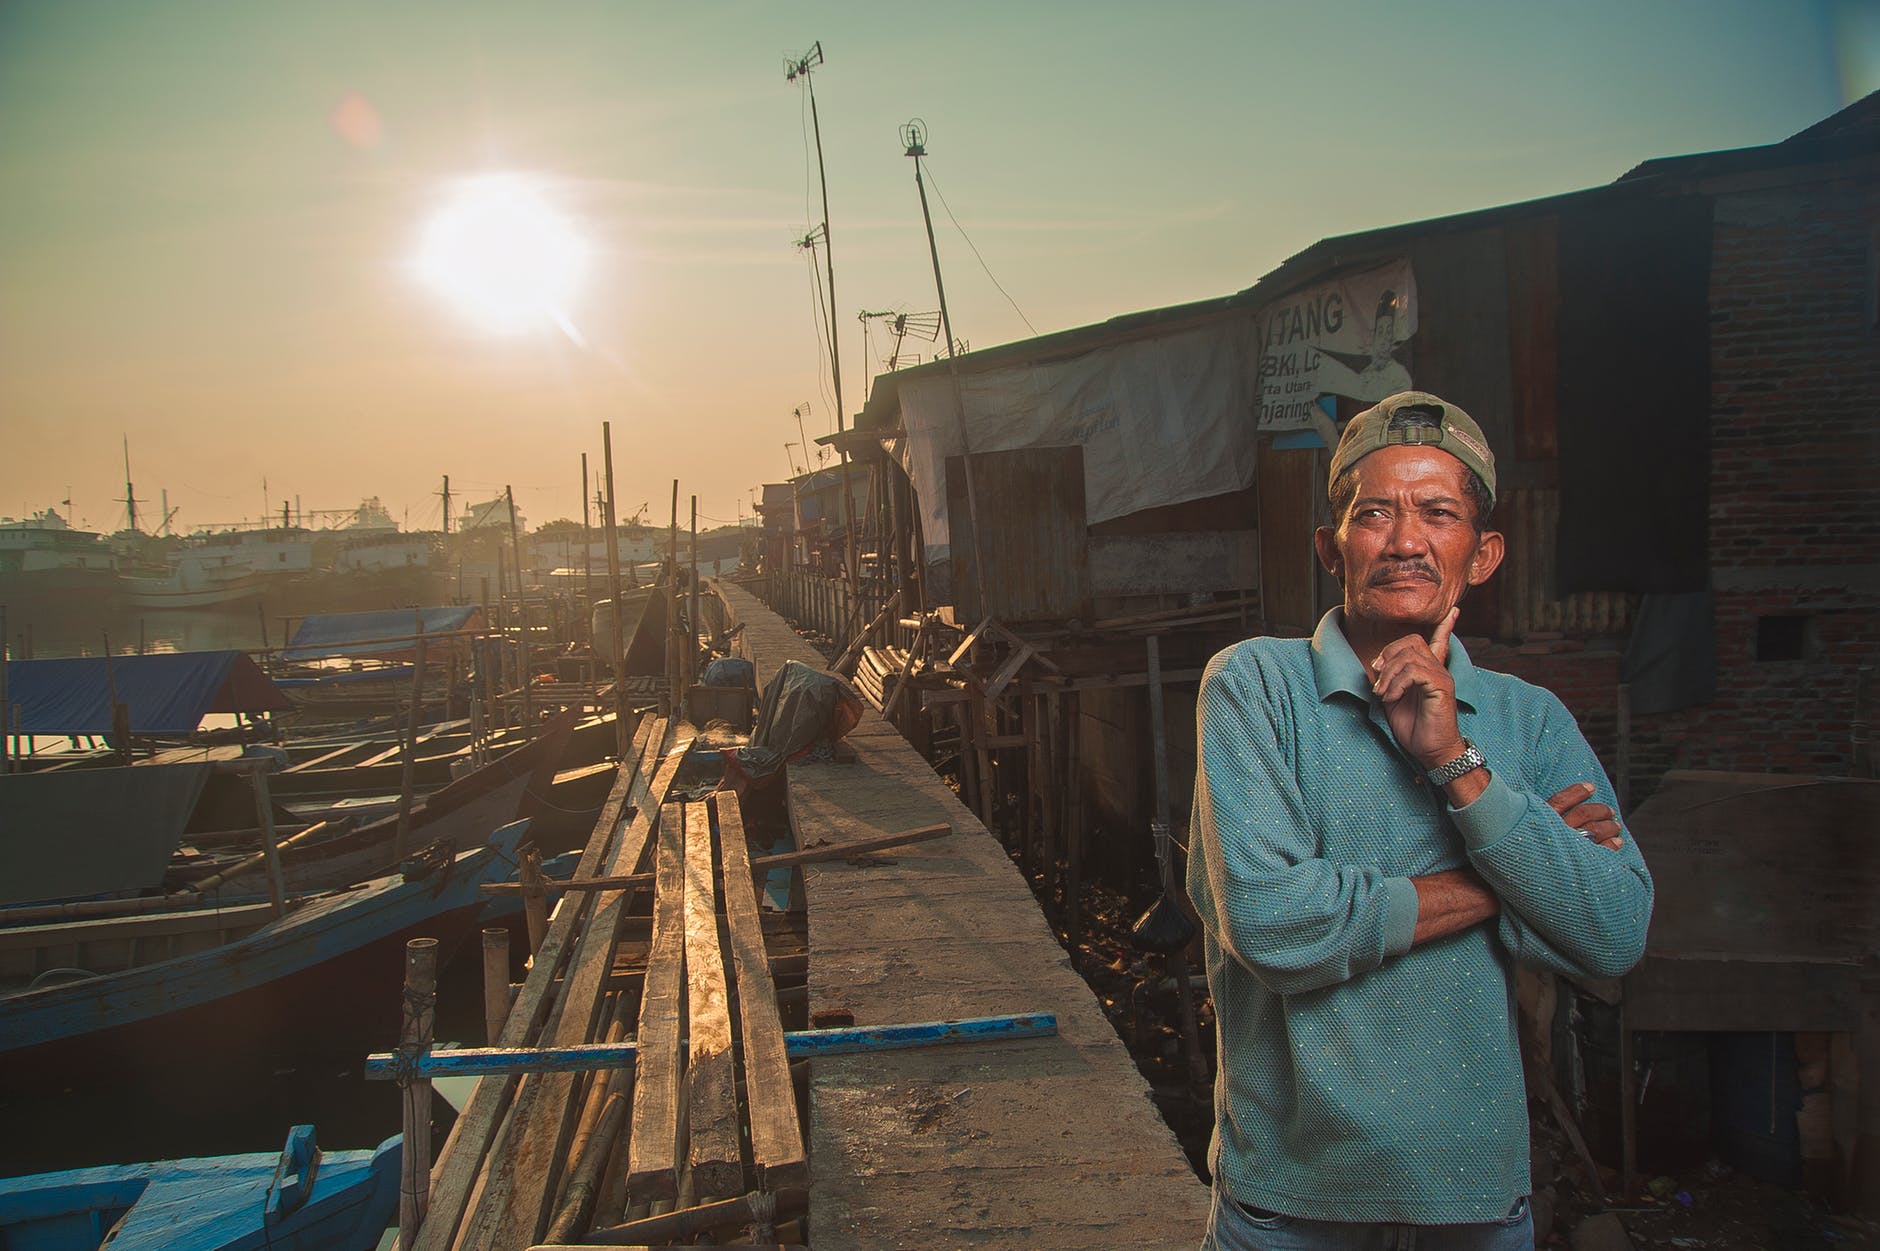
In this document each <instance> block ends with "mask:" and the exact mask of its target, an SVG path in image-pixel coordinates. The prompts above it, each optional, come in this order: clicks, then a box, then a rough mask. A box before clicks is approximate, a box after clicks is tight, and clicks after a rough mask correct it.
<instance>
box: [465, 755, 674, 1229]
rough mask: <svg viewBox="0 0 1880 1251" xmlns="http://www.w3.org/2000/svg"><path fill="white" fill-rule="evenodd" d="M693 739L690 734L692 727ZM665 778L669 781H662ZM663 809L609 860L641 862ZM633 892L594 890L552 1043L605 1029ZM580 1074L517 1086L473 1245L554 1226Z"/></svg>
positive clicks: (638, 818) (646, 808)
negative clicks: (606, 998)
mask: <svg viewBox="0 0 1880 1251" xmlns="http://www.w3.org/2000/svg"><path fill="white" fill-rule="evenodd" d="M687 738H688V739H689V738H690V733H689V729H688V732H687ZM683 758H684V753H683V752H678V753H675V754H671V755H668V756H667V757H666V759H665V760H664V761H663V762H662V763H661V764H660V766H659V768H658V771H657V772H656V773H655V775H654V780H653V790H654V792H655V793H656V794H663V793H664V791H665V789H666V787H667V786H670V785H671V783H672V777H673V775H674V774H675V773H676V772H677V771H678V768H679V762H680V761H681V760H682V759H683ZM662 779H663V781H662ZM660 811H661V810H660V808H659V806H658V805H657V803H648V804H644V805H642V806H641V807H640V809H639V810H638V811H637V812H636V813H635V814H634V816H633V818H632V820H631V821H629V822H628V823H627V828H626V830H625V832H624V833H623V834H622V836H621V838H620V841H619V845H618V847H617V848H616V850H615V851H614V854H613V863H612V865H611V866H610V867H611V870H612V871H613V872H615V873H627V872H631V871H632V870H633V869H635V868H637V867H638V866H639V863H640V860H641V858H642V857H643V856H645V854H646V852H647V848H648V844H649V843H650V842H651V841H652V838H653V834H654V830H655V827H656V825H657V822H658V820H659V813H660ZM630 898H631V895H630V892H628V891H624V890H619V891H604V892H601V893H600V894H599V895H597V896H595V897H594V904H593V909H592V912H591V914H590V916H589V918H588V922H587V924H586V925H585V926H584V927H583V928H582V930H581V937H580V939H579V941H578V943H577V945H576V948H575V952H574V956H573V959H572V960H571V961H570V963H569V971H568V974H567V976H566V977H565V978H564V979H563V985H562V994H561V1002H560V1004H559V1007H558V1016H557V1019H556V1022H555V1029H554V1034H553V1045H554V1046H558V1047H573V1046H579V1045H581V1044H583V1043H587V1042H591V1041H593V1040H594V1039H595V1038H596V1037H597V1036H598V1033H599V1031H601V1030H602V1029H604V1028H605V1013H604V1011H603V995H604V994H605V991H606V984H607V981H608V978H609V977H610V975H611V974H612V972H613V950H614V941H615V939H616V938H617V937H618V933H619V928H620V921H621V919H622V918H623V917H624V916H625V915H626V913H627V906H628V903H629V901H630ZM577 1080H579V1075H578V1074H572V1073H544V1074H537V1075H535V1076H534V1077H532V1078H529V1079H525V1080H524V1082H523V1083H522V1086H521V1088H520V1089H519V1090H518V1091H517V1092H516V1102H515V1110H514V1112H513V1114H512V1116H511V1122H512V1125H513V1128H512V1130H511V1132H510V1133H509V1135H508V1136H507V1138H506V1139H505V1140H504V1143H503V1146H502V1149H501V1151H500V1152H496V1153H493V1155H492V1159H493V1160H494V1165H493V1167H491V1169H490V1170H489V1176H488V1178H487V1179H486V1180H485V1182H484V1186H483V1194H482V1197H481V1198H480V1199H479V1200H478V1202H477V1205H476V1209H475V1210H474V1211H473V1212H472V1213H471V1215H470V1219H469V1221H468V1222H467V1224H466V1226H465V1231H464V1238H463V1243H462V1245H463V1246H464V1248H466V1251H478V1249H480V1248H489V1249H490V1251H494V1249H495V1248H503V1247H512V1246H515V1245H517V1244H518V1243H522V1242H531V1241H534V1240H535V1239H538V1238H540V1237H542V1235H543V1234H545V1233H546V1232H547V1228H548V1222H549V1220H550V1218H551V1217H552V1216H553V1212H552V1210H551V1204H552V1201H553V1199H554V1195H555V1191H556V1189H557V1181H558V1178H559V1174H560V1169H561V1167H562V1164H563V1163H564V1161H565V1159H566V1156H567V1147H568V1143H569V1138H570V1135H571V1134H572V1132H573V1130H574V1118H575V1114H576V1113H577V1112H578V1111H579V1109H580V1106H581V1101H580V1100H579V1099H578V1098H577V1097H576V1093H577V1092H576V1088H575V1087H576V1082H577Z"/></svg>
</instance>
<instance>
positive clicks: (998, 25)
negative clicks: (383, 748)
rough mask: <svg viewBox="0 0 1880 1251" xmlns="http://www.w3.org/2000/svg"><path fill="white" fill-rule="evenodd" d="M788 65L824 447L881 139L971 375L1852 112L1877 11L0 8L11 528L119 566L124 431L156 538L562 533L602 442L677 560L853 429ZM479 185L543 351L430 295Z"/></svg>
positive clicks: (845, 351)
mask: <svg viewBox="0 0 1880 1251" xmlns="http://www.w3.org/2000/svg"><path fill="white" fill-rule="evenodd" d="M817 41H820V43H821V46H822V50H823V53H824V56H825V61H824V63H823V64H822V65H821V66H820V67H818V68H817V69H815V70H814V72H813V82H814V85H815V99H816V107H817V114H818V117H819V120H820V124H821V130H822V145H823V151H824V154H825V159H826V164H827V170H828V195H829V225H830V233H831V236H832V242H833V247H834V261H835V283H836V295H837V297H838V298H837V300H836V302H835V307H836V317H835V322H836V327H837V334H838V336H839V342H838V343H837V350H838V351H839V353H840V356H841V363H842V367H843V400H844V401H845V403H844V407H845V408H846V409H847V410H848V411H849V412H850V413H853V412H855V411H856V410H858V409H859V408H860V407H861V403H862V395H863V388H864V386H865V381H866V377H867V376H869V375H872V374H873V373H875V372H878V371H879V369H880V366H881V361H882V360H883V359H884V358H885V356H886V354H887V351H888V350H889V338H888V336H887V334H886V333H885V331H884V330H883V329H881V326H882V325H883V323H881V322H875V323H870V324H869V326H871V327H872V329H871V328H868V327H865V325H864V323H863V322H862V321H861V320H860V319H859V317H858V314H859V313H861V312H862V311H864V310H866V311H898V312H909V313H924V312H930V311H933V310H934V309H936V308H937V307H938V304H937V302H936V299H935V294H934V286H933V274H932V269H931V266H930V263H929V259H928V253H927V248H926V238H925V235H924V232H923V227H922V224H921V215H920V204H919V200H918V198H917V194H916V189H915V186H914V181H913V168H912V166H913V162H911V161H910V160H908V159H907V158H906V156H905V155H904V152H903V145H902V144H901V142H900V139H899V128H900V127H901V125H902V123H904V122H906V121H907V120H909V119H910V118H915V117H918V118H920V119H922V120H923V121H924V122H925V123H926V126H927V130H928V139H927V149H928V152H929V154H930V155H929V158H928V160H927V161H926V172H927V176H928V187H929V191H930V193H937V194H936V195H935V198H934V199H933V213H934V218H935V232H936V238H937V240H938V247H939V252H940V259H941V264H942V266H943V272H944V275H945V281H946V290H947V299H948V302H949V307H950V311H951V314H952V318H953V324H954V333H955V335H956V337H958V338H960V339H963V340H965V341H966V343H967V344H968V345H969V346H971V347H990V346H993V345H995V344H999V343H1005V342H1010V341H1013V340H1016V339H1023V338H1027V337H1030V336H1031V335H1032V334H1033V333H1034V332H1035V333H1039V334H1048V333H1051V332H1054V331H1058V330H1064V329H1069V328H1072V327H1075V326H1081V325H1087V324H1090V323H1093V322H1097V321H1101V320H1104V319H1106V318H1109V317H1113V316H1118V315H1121V314H1124V313H1129V312H1134V311H1138V310H1142V309H1149V308H1156V307H1161V306H1165V305H1169V304H1176V303H1182V302H1185V301H1189V300H1199V299H1206V298H1210V297H1214V296H1219V295H1225V294H1228V293H1230V292H1233V291H1237V290H1240V289H1243V288H1245V287H1247V286H1250V285H1252V284H1253V283H1254V282H1255V281H1256V280H1257V279H1258V278H1259V277H1260V276H1261V275H1262V274H1264V273H1266V272H1267V271H1268V270H1270V269H1272V268H1273V267H1274V266H1275V265H1277V264H1278V263H1279V262H1280V261H1282V260H1283V259H1285V258H1286V257H1287V256H1289V255H1291V254H1292V253H1294V252H1297V251H1299V250H1300V249H1302V248H1304V247H1306V246H1308V245H1310V244H1311V243H1312V242H1314V241H1315V240H1317V239H1319V238H1323V237H1326V236H1331V235H1338V234H1344V233H1348V232H1351V231H1354V230H1364V229H1369V228H1372V227H1378V226H1384V225H1389V224H1392V223H1396V222H1404V221H1414V220H1419V219H1422V218H1428V217H1433V216H1441V215H1444V214H1448V213H1455V212H1462V211H1466V210H1470V209H1475V208H1481V207H1486V206H1489V205H1494V204H1503V203H1509V202H1514V201H1520V200H1526V199H1531V198H1534V197H1537V196H1544V195H1549V194H1553V193H1556V192H1563V191H1570V190H1574V189H1577V188H1581V187H1586V186H1592V185H1596V184H1599V183H1603V182H1607V181H1610V180H1611V179H1613V178H1616V177H1618V176H1619V175H1620V174H1622V173H1623V172H1624V171H1626V170H1627V169H1629V168H1631V167H1632V166H1633V165H1635V164H1637V163H1638V162H1639V161H1642V160H1645V159H1648V158H1650V157H1655V156H1669V155H1676V154H1681V153H1687V152H1700V151H1710V150H1715V149H1722V148H1732V147H1743V146H1750V145H1756V144H1764V143H1771V142H1775V141H1778V140H1780V139H1782V138H1785V137H1786V136H1788V135H1790V134H1792V133H1794V132H1795V131H1798V130H1800V129H1802V128H1804V127H1806V126H1808V125H1811V124H1813V123H1814V122H1816V121H1818V120H1820V119H1821V118H1823V117H1826V116H1828V115H1829V114H1831V113H1833V112H1834V111H1835V110H1837V109H1838V108H1840V107H1842V106H1843V105H1844V104H1846V103H1848V102H1850V101H1851V100H1853V99H1857V98H1859V97H1860V96H1861V95H1864V94H1866V93H1867V92H1869V91H1872V90H1875V89H1876V88H1880V0H1785V2H1783V3H1768V2H1765V0H1755V2H1739V0H1649V2H1641V0H1622V2H1616V3H1615V2H1609V0H1585V2H1580V3H1574V4H1557V3H1546V4H1542V3H1528V2H1526V0H1503V2H1501V3H1462V2H1460V0H1428V2H1426V3H1421V4H1416V5H1404V4H1399V3H1394V2H1391V0H1317V2H1314V3H1277V2H1256V0H1243V2H1241V3H1179V2H1177V3H1166V4H1155V5H1147V4H1140V3H1113V2H1111V0H1081V2H1079V3H1058V2H1053V0H1030V2H1026V3H1014V2H1013V0H1004V2H1003V3H976V2H971V0H968V2H962V3H953V4H949V5H944V6H934V5H929V4H923V5H904V4H892V3H886V2H880V3H874V4H866V5H864V4H823V3H797V4H790V5H783V4H776V3H730V2H727V3H714V2H706V3H693V4H685V5H678V4H672V3H640V2H638V0H609V2H605V3H598V2H597V3H575V2H570V0H560V2H553V3H542V4H532V5H518V4H513V3H482V2H479V0H454V2H452V3H437V2H431V0H414V2H410V3H403V4H399V5H396V6H393V5H384V4H368V3H355V2H353V0H334V2H331V3H325V4H319V5H308V4H290V3H285V2H265V3H253V4H237V3H234V2H233V0H223V2H219V3H206V2H197V0H163V2H162V3H148V4H103V3H96V4H73V3H67V2H62V0H0V514H4V515H12V516H20V515H24V514H25V513H26V512H28V511H31V510H34V509H38V508H44V507H47V506H58V507H59V508H60V511H61V512H64V511H66V509H65V508H64V506H63V505H60V503H59V501H62V500H65V499H68V498H69V499H71V500H72V501H73V504H72V511H73V512H75V513H76V516H77V518H78V520H80V521H81V522H83V523H85V524H87V525H88V526H90V527H92V528H97V529H104V530H111V529H115V528H117V527H118V526H120V525H122V524H123V521H124V507H123V503H122V497H123V494H124V483H123V479H124V474H123V441H124V440H126V439H128V442H129V448H130V457H131V468H132V471H133V477H134V480H135V482H136V494H137V496H138V498H139V499H140V500H142V501H145V502H144V503H141V504H140V505H139V509H140V514H141V515H142V516H143V517H144V518H146V519H150V518H152V514H153V511H154V510H156V509H157V506H158V502H159V501H160V499H161V498H162V495H161V493H162V492H165V491H167V492H168V499H169V503H170V505H171V507H172V508H173V509H174V510H175V516H174V524H175V525H176V526H177V527H179V528H195V527H205V526H217V525H222V524H229V523H235V522H239V521H243V520H248V519H254V518H257V517H259V516H260V515H261V514H262V513H263V511H264V509H271V510H272V511H273V512H274V513H276V514H278V512H279V510H280V507H281V504H282V502H283V501H284V500H287V501H298V504H299V506H300V507H301V508H302V509H303V510H304V513H305V514H306V515H307V517H308V520H309V522H310V523H313V524H329V523H330V522H332V521H334V520H337V518H335V517H329V516H326V515H323V514H319V513H317V512H316V510H350V509H351V508H353V507H354V506H355V505H356V504H358V502H359V501H360V500H361V499H362V498H363V497H366V496H377V497H379V498H380V499H381V500H382V501H383V502H384V504H385V506H386V507H387V508H388V509H389V510H390V512H391V514H392V516H393V517H394V518H395V519H398V520H400V521H402V522H404V523H406V524H407V525H409V526H411V527H413V528H435V527H436V525H437V523H438V517H439V499H438V495H437V492H438V491H439V489H440V486H441V482H442V479H443V477H444V475H446V474H448V475H449V476H450V480H451V489H452V492H453V494H454V495H455V496H456V498H457V500H458V501H459V503H460V504H461V502H462V501H463V500H464V499H465V498H466V497H468V498H471V499H486V498H489V497H491V496H493V495H495V494H498V493H500V491H501V490H502V489H503V487H504V486H506V485H508V486H513V488H514V490H515V494H516V500H517V505H518V508H519V510H520V511H521V512H523V513H525V514H526V515H527V517H528V518H529V519H530V523H531V524H538V523H541V522H545V521H548V520H551V519H554V518H558V517H577V518H578V517H579V516H580V508H581V498H580V496H581V464H580V460H581V455H582V453H583V452H586V453H588V454H589V460H590V464H591V466H592V468H593V471H594V472H596V473H598V467H599V464H600V453H601V423H602V422H603V421H609V422H611V423H612V433H613V448H614V463H615V474H616V477H617V479H618V483H619V485H618V498H619V499H620V501H621V504H622V507H623V511H624V512H626V513H631V512H633V511H634V510H635V509H637V508H638V507H639V506H640V505H641V504H642V503H644V504H646V505H647V515H648V517H649V519H651V520H653V521H655V522H658V523H664V522H665V521H666V520H667V518H668V510H669V507H670V493H671V490H672V485H671V484H672V480H673V479H674V478H677V479H679V480H680V482H681V488H680V489H681V492H682V494H683V495H685V496H690V495H693V494H696V495H697V496H698V501H699V503H698V507H699V510H700V516H701V523H700V524H701V528H707V527H708V526H710V525H714V524H717V523H720V522H728V521H733V520H735V519H737V518H738V517H739V516H740V515H746V516H748V515H749V513H750V511H751V499H752V491H753V489H754V488H756V487H758V486H759V484H761V483H763V482H766V481H780V480H782V479H783V478H785V477H787V476H788V474H789V472H790V467H791V465H792V463H794V464H796V465H799V466H800V465H801V464H802V461H803V455H802V452H801V451H800V450H798V449H790V448H786V446H785V445H786V444H787V443H795V442H798V441H799V434H798V419H797V417H796V416H795V415H793V414H794V411H795V410H797V409H798V408H799V407H800V406H802V405H805V404H807V405H808V412H807V416H805V417H804V418H803V426H804V433H805V434H806V435H807V437H808V438H809V439H811V440H814V439H815V438H816V437H817V436H818V435H820V434H825V433H827V432H829V431H830V430H831V429H833V428H834V421H835V413H836V408H835V404H834V398H833V391H832V384H831V381H830V377H829V367H828V363H827V345H826V344H825V343H824V342H823V339H824V336H823V335H822V334H820V333H819V330H818V327H819V326H820V325H822V324H823V320H822V314H821V313H819V312H818V311H817V305H816V300H817V298H818V297H817V288H816V287H815V285H814V284H813V283H812V277H811V268H810V263H809V259H810V254H809V253H807V252H805V251H804V250H803V249H802V248H800V247H799V246H797V242H798V241H799V240H801V239H802V238H803V237H804V236H805V235H807V234H809V233H810V231H811V229H812V228H813V227H814V226H815V225H816V224H818V223H820V222H821V221H822V219H823V212H822V208H821V203H820V193H819V192H818V190H817V184H816V181H815V153H814V148H813V146H812V140H811V138H810V118H809V111H808V96H807V95H806V93H805V90H804V87H803V85H802V84H801V83H800V82H797V83H791V82H788V81H786V79H785V74H784V66H785V62H786V60H787V59H788V58H790V57H792V56H800V55H801V54H803V53H804V52H805V51H806V50H808V49H809V48H810V46H811V45H812V44H814V43H816V42H817ZM492 176H505V177H507V178H509V179H510V180H511V185H516V186H524V187H527V188H530V189H531V190H530V191H529V195H530V196H531V197H533V200H532V202H533V203H537V204H540V205H543V206H545V207H546V211H548V212H551V213H553V214H554V215H555V216H556V217H557V218H558V219H559V220H561V221H563V222H564V223H566V225H567V228H568V230H569V231H570V232H571V234H572V236H573V237H574V238H575V239H576V240H577V241H578V249H579V252H578V257H577V258H576V259H574V260H571V261H570V264H571V266H572V281H573V288H572V290H571V291H570V292H569V293H568V294H567V295H566V298H565V299H564V300H560V301H559V302H558V304H557V308H556V310H555V311H556V313H557V314H558V316H557V317H555V318H553V319H550V318H545V317H536V318H531V319H529V320H528V321H527V322H526V324H524V325H522V326H521V327H520V328H519V329H518V328H516V327H513V326H511V327H506V328H502V329H493V328H492V327H490V326H489V325H487V324H485V322H484V321H483V320H480V319H479V318H477V317H475V316H472V315H470V310H469V309H468V308H467V307H466V306H465V305H464V303H463V301H462V299H461V298H460V297H452V296H451V295H449V294H447V293H446V292H443V291H440V290H439V289H438V288H437V287H436V285H435V284H434V283H427V281H426V279H425V277H424V274H425V273H426V272H427V271H425V270H424V269H423V267H422V266H421V265H420V264H419V257H420V254H421V251H422V248H423V246H424V241H425V240H426V238H427V237H429V236H427V234H426V231H427V229H428V228H429V227H428V225H427V224H428V223H431V222H433V221H434V220H435V218H436V215H437V214H438V212H439V211H440V209H441V207H442V206H444V205H445V204H447V203H449V202H450V197H451V196H452V195H454V194H456V193H457V192H458V190H459V189H460V188H461V187H462V186H464V185H465V180H472V179H478V178H483V179H486V180H487V179H489V178H490V177H492ZM956 223H957V224H956ZM816 255H817V257H818V259H819V260H820V257H821V253H820V251H818V253H817V254H816ZM507 259H508V260H509V261H510V262H511V263H512V264H515V263H521V264H524V265H525V266H526V265H530V264H535V263H534V262H530V261H529V260H528V258H526V257H524V258H522V260H521V261H520V262H518V261H517V260H516V258H514V257H510V258H507ZM466 264H468V262H466ZM540 269H541V266H540V265H537V266H536V269H532V270H530V271H529V272H530V273H535V272H537V271H538V270H540ZM433 272H434V271H433ZM825 294H826V293H825ZM865 335H867V336H869V337H867V338H865V337H864V336H865ZM910 346H912V347H913V349H914V350H915V351H916V352H917V353H919V354H920V355H921V356H923V357H925V356H927V355H928V354H930V353H931V351H932V345H931V344H927V343H922V342H911V343H910ZM591 490H592V488H590V491H591ZM686 506H687V505H686V502H685V501H682V505H681V507H682V509H684V508H686ZM683 522H684V518H683V517H682V524H683Z"/></svg>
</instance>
